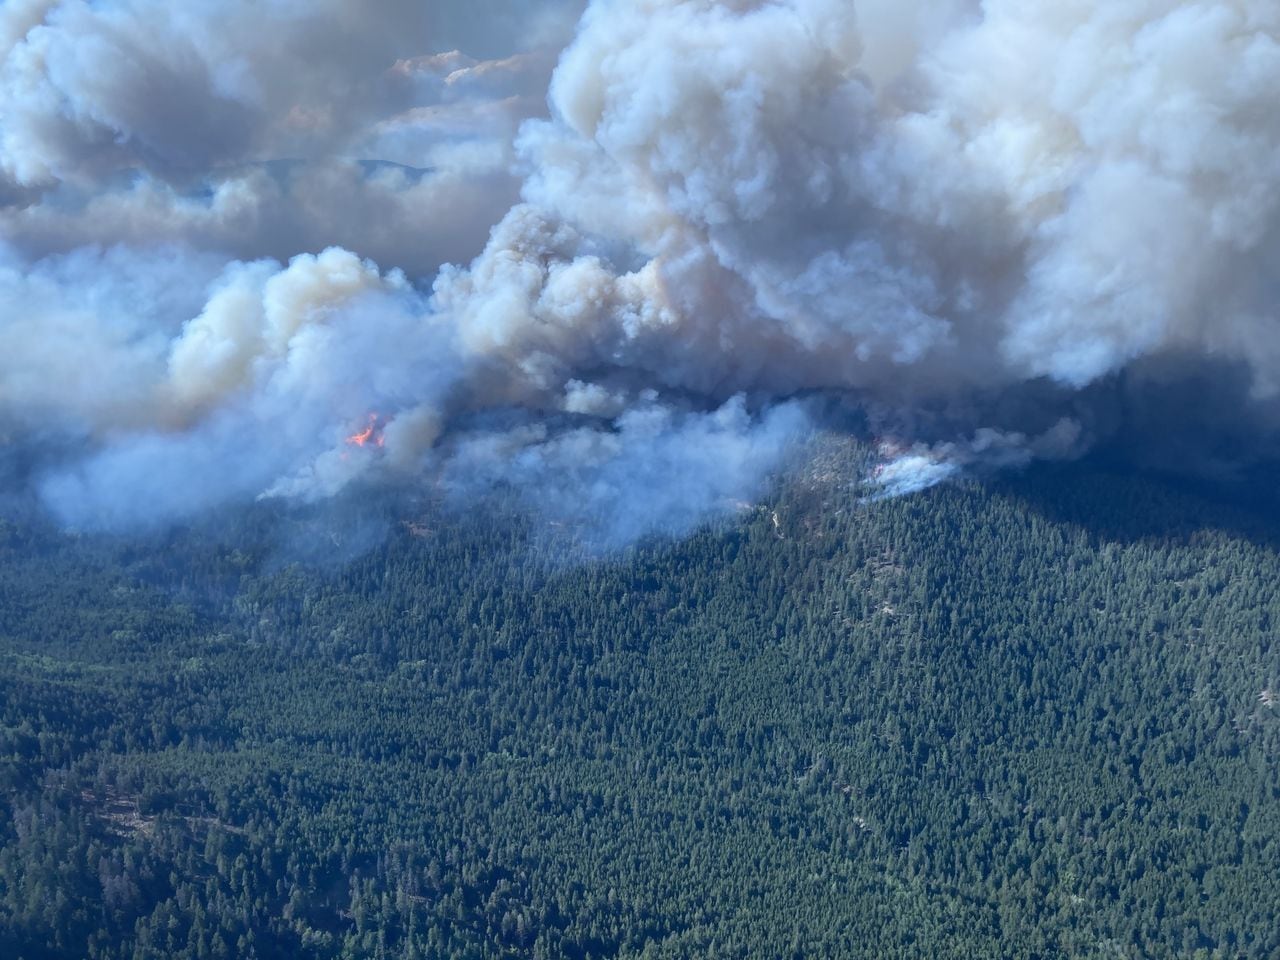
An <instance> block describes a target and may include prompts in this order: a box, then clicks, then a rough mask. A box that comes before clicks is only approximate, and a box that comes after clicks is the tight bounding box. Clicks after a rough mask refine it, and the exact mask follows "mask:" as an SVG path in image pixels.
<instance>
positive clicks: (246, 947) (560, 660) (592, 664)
mask: <svg viewBox="0 0 1280 960" xmlns="http://www.w3.org/2000/svg"><path fill="white" fill-rule="evenodd" d="M859 456H860V455H859V454H858V453H857V452H856V451H849V450H837V451H834V452H833V451H827V453H826V454H825V455H824V457H821V458H818V459H817V460H815V461H814V463H812V464H810V465H809V466H808V467H807V468H806V469H805V470H803V471H801V472H800V474H799V475H798V476H796V477H793V478H792V479H791V480H790V481H789V482H788V483H786V484H785V485H783V487H782V488H781V489H780V490H779V492H778V493H777V495H776V497H775V498H774V499H773V500H771V501H770V502H769V503H768V504H767V505H761V506H757V507H755V508H751V509H746V510H744V512H743V515H742V516H741V517H740V518H739V521H738V522H734V523H729V524H725V525H723V526H721V527H718V528H716V529H711V530H705V531H703V532H701V533H699V534H697V535H695V536H693V537H691V538H689V539H687V540H685V541H683V542H679V543H655V544H649V545H646V546H643V547H639V548H635V549H633V550H631V551H629V552H628V553H626V554H625V555H621V556H614V557H609V558H604V559H601V558H595V559H591V558H587V559H584V560H582V561H580V562H573V563H564V562H560V559H559V558H561V557H562V555H561V554H560V553H558V552H557V551H559V550H560V549H561V547H562V545H559V546H558V545H557V544H556V543H554V542H550V541H549V540H548V539H547V537H546V536H544V535H543V533H544V532H543V531H540V530H539V528H538V526H537V524H535V523H533V522H531V521H518V520H517V519H516V518H514V517H511V516H507V515H504V514H502V513H501V511H496V512H485V513H484V514H482V515H476V516H473V517H471V518H460V517H449V516H447V515H444V514H441V513H438V512H433V513H430V514H428V515H425V516H424V515H418V514H415V515H414V518H413V522H407V523H400V524H397V525H395V526H394V527H393V528H392V529H391V532H390V534H389V535H388V536H387V537H386V539H385V542H383V543H382V544H381V545H380V546H377V547H376V548H374V549H370V550H367V551H366V552H364V553H361V554H359V555H358V556H355V557H354V558H347V559H343V558H339V559H338V560H337V561H335V562H333V563H329V564H315V563H312V564H310V565H301V564H286V563H283V562H281V561H280V560H279V552H278V550H277V549H276V547H274V546H272V545H273V544H278V543H279V542H280V537H281V536H282V531H284V532H287V531H288V530H291V529H294V527H297V528H298V529H302V528H303V527H305V526H306V523H305V522H304V521H303V520H300V519H298V518H297V517H293V518H281V517H274V516H271V515H269V514H267V513H265V512H264V511H262V510H257V511H251V512H248V513H245V514H242V515H239V516H238V517H235V518H233V519H229V520H227V521H226V523H227V524H228V525H227V526H224V528H223V529H222V530H221V531H220V532H219V533H218V534H217V535H216V536H215V535H214V534H213V533H212V532H211V531H210V530H203V531H184V532H179V533H174V534H170V535H166V536H164V537H158V538H152V539H150V540H147V541H143V542H133V543H122V542H118V541H103V540H97V539H93V538H87V537H72V536H66V535H60V534H55V533H53V532H51V531H48V530H41V529H37V528H35V527H33V526H31V525H22V524H18V523H9V524H7V525H5V526H3V527H0V611H2V612H3V616H2V617H0V785H2V786H3V792H2V793H0V804H2V805H3V808H4V810H3V812H4V815H3V817H0V952H2V953H4V955H6V956H14V957H24V958H26V960H35V958H45V957H49V958H54V957H57V958H64V957H65V958H72V957H77V958H78V957H83V956H89V957H95V958H98V957H101V958H125V957H129V958H135V960H142V958H160V957H165V958H168V957H184V958H185V957H191V958H203V957H252V956H258V957H272V956H282V955H288V956H298V957H312V958H328V957H459V958H461V957H475V958H489V957H507V956H510V957H514V956H535V957H561V956H566V957H575V958H585V957H595V958H602V957H670V958H677V957H690V956H705V957H776V956H795V957H802V956H803V957H830V956H843V957H867V958H873V957H874V958H893V957H901V958H908V957H922V956H930V957H975V956H983V957H1008V958H1033V957H1043V958H1047V957H1058V956H1064V957H1066V956H1070V957H1099V958H1101V957H1133V958H1138V957H1173V956H1180V957H1181V956H1197V955H1199V956H1222V957H1228V956H1229V957H1267V956H1274V955H1276V953H1277V952H1278V951H1280V929H1278V928H1277V927H1276V924H1275V922H1274V918H1275V917H1276V916H1277V915H1280V886H1278V885H1277V884H1276V882H1275V864H1276V862H1277V858H1278V857H1280V769H1278V767H1277V764H1276V762H1275V760H1276V756H1277V752H1278V751H1280V702H1277V701H1280V658H1278V657H1277V651H1276V646H1275V643H1274V642H1273V640H1274V635H1275V629H1276V628H1277V625H1280V593H1278V589H1280V588H1278V586H1277V585H1280V552H1278V550H1277V547H1276V541H1275V540H1274V538H1273V531H1274V529H1275V528H1274V526H1273V525H1272V524H1271V523H1270V520H1269V519H1267V518H1266V517H1264V516H1261V515H1260V514H1259V513H1258V512H1256V511H1255V512H1248V511H1244V510H1238V509H1236V508H1234V507H1231V506H1229V505H1224V504H1221V503H1216V502H1214V501H1213V500H1211V499H1208V498H1206V497H1203V496H1200V495H1199V494H1196V493H1193V492H1188V491H1185V490H1180V489H1178V488H1177V487H1176V486H1175V485H1172V484H1170V483H1167V482H1164V481H1160V480H1156V479H1151V478H1141V477H1134V476H1126V475H1123V474H1116V473H1109V472H1107V471H1105V470H1103V469H1101V468H1098V467H1093V466H1087V465H1078V466H1073V467H1071V468H1065V469H1059V470H1048V469H1040V470H1037V471H1035V472H1033V473H1030V474H1027V475H1025V476H1022V477H1016V478H1003V479H1000V480H996V481H992V482H990V483H987V484H977V483H965V484H959V485H951V486H944V487H939V488H935V489H933V490H930V491H927V492H925V493H923V494H918V495H914V496H910V497H902V498H898V499H892V500H884V501H876V502H871V503H867V502H863V501H861V500H860V499H859V493H858V491H857V490H856V489H854V487H853V485H851V484H849V483H848V482H847V481H846V480H845V479H844V478H846V477H849V476H852V475H856V473H857V470H858V469H859V466H858V457H859ZM1169 518H1173V519H1172V520H1170V519H1169ZM291 524H292V525H294V526H293V527H291V526H290V525H291ZM308 529H309V528H308ZM295 532H296V530H295ZM295 541H296V538H295Z"/></svg>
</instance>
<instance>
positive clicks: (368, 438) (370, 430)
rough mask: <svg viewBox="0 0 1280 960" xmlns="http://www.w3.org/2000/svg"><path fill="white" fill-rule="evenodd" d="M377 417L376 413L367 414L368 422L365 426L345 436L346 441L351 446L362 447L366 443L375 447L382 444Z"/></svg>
mask: <svg viewBox="0 0 1280 960" xmlns="http://www.w3.org/2000/svg"><path fill="white" fill-rule="evenodd" d="M378 419H379V418H378V415H377V414H376V413H371V414H369V422H368V424H367V425H366V426H365V428H364V429H363V430H361V431H359V432H358V433H353V434H352V435H351V436H349V437H347V443H349V444H351V446H353V447H363V446H365V445H366V444H373V446H375V447H380V446H382V443H383V438H382V424H380V423H379V422H378Z"/></svg>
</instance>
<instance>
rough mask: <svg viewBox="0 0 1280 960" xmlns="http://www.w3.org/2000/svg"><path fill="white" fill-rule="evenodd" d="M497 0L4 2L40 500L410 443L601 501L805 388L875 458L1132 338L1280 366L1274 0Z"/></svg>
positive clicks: (356, 465) (715, 465) (886, 479)
mask: <svg viewBox="0 0 1280 960" xmlns="http://www.w3.org/2000/svg"><path fill="white" fill-rule="evenodd" d="M490 6H491V8H492V9H491V10H489V12H490V13H492V14H493V16H492V17H490V18H488V19H486V18H483V17H477V16H469V15H468V14H467V12H466V10H465V9H464V6H463V5H454V4H450V3H440V4H425V5H423V4H417V3H414V4H409V3H403V4H402V3H400V2H399V0H383V3H382V4H381V7H380V10H379V12H380V13H381V14H382V15H381V16H374V15H372V14H370V13H366V12H365V11H363V9H360V10H357V8H354V7H350V6H349V5H341V4H337V5H334V4H329V3H322V4H319V5H312V6H309V7H306V8H302V7H297V6H295V5H290V4H280V5H268V8H269V9H268V10H267V12H266V13H265V14H262V15H260V13H261V11H260V8H259V6H257V5H255V6H252V7H250V6H248V5H245V6H243V7H242V6H240V5H234V4H233V5H232V6H231V8H229V9H228V8H226V7H225V5H220V6H219V7H218V9H217V10H215V9H214V8H213V7H212V6H207V5H205V4H194V5H190V6H189V8H188V7H187V6H184V7H183V9H182V10H181V11H177V12H174V11H172V10H171V9H170V8H169V7H164V8H163V10H164V11H165V13H164V15H161V7H160V6H159V5H158V4H157V3H155V2H154V0H114V2H99V3H92V4H90V3H85V2H79V0H61V2H48V3H34V2H29V0H28V2H24V3H18V4H11V5H6V6H5V7H4V8H3V11H2V12H0V43H2V44H3V45H2V46H0V50H2V51H6V52H4V53H3V61H2V62H0V117H3V120H4V122H3V125H2V127H0V129H3V133H2V134H0V178H3V179H4V180H5V182H6V185H5V186H4V187H3V188H0V194H3V196H2V197H0V202H7V203H8V204H9V208H8V209H7V211H6V212H4V213H3V214H0V218H2V219H3V222H4V223H5V224H6V225H8V226H9V227H10V228H11V236H12V240H11V248H10V252H9V254H8V255H7V259H6V260H5V264H4V268H3V269H4V270H5V271H7V272H5V273H3V274H0V283H3V284H4V285H5V286H6V288H7V290H8V291H9V292H10V293H11V296H10V298H9V302H10V303H23V304H25V306H24V307H23V309H22V310H14V309H12V308H7V309H9V312H8V313H7V314H5V315H3V316H0V334H2V335H3V336H4V337H5V338H6V341H7V342H9V343H11V344H12V345H13V346H12V347H11V349H9V350H6V351H3V352H0V373H3V374H4V380H3V382H2V383H0V419H3V420H7V421H18V422H21V423H24V424H29V423H31V422H34V421H40V422H42V423H43V425H44V428H46V429H48V428H50V427H52V428H55V429H58V430H61V431H63V432H64V433H68V434H74V435H83V436H85V437H87V438H88V440H87V441H86V442H88V443H89V445H90V452H89V454H87V455H86V456H85V457H83V458H81V459H79V460H76V461H73V462H71V463H66V464H63V465H62V466H60V467H59V468H58V470H57V471H54V472H53V473H50V474H49V475H48V476H47V477H46V481H45V487H44V489H45V491H46V496H47V498H48V500H49V502H51V503H53V504H54V505H55V506H56V507H57V509H58V510H59V511H60V512H61V513H62V515H64V516H66V517H69V518H72V519H77V518H79V519H84V518H85V517H88V516H90V515H95V514H104V513H105V514H111V513H112V511H116V512H118V513H120V515H121V516H125V515H128V513H129V509H128V508H127V507H124V506H119V505H120V504H121V503H126V502H128V501H129V500H130V499H134V500H139V501H142V502H144V503H145V504H146V508H147V509H148V510H152V511H158V512H160V513H165V514H167V515H170V516H176V515H181V514H182V512H183V511H187V510H191V509H199V508H201V507H202V506H204V505H205V504H207V503H211V502H218V501H220V500H223V499H226V498H229V497H239V496H256V495H263V494H268V495H278V496H290V497H302V498H314V497H323V496H327V495H330V494H332V493H333V492H335V491H337V490H339V489H341V488H342V487H343V486H344V485H346V484H348V483H350V482H353V481H355V480H357V479H359V478H362V477H366V476H369V475H370V473H371V472H372V473H373V474H378V473H380V472H383V471H391V472H397V471H399V472H402V473H403V472H404V471H413V470H422V469H426V470H431V471H438V472H439V475H440V476H442V477H445V478H448V482H449V483H450V484H451V485H452V486H454V487H455V488H458V487H466V486H467V485H468V484H469V483H473V484H476V485H479V486H482V487H483V486H488V485H492V484H495V483H499V482H509V483H513V484H515V485H516V486H517V487H519V488H522V489H527V490H529V491H531V495H533V496H537V497H538V498H540V499H541V500H542V502H543V503H544V507H545V509H547V510H548V511H549V512H550V513H552V514H555V515H559V516H563V517H567V516H568V515H569V513H570V512H571V510H577V511H578V514H579V515H580V516H582V517H588V516H590V517H604V516H611V517H612V519H610V520H609V521H608V522H607V523H605V522H602V521H600V522H598V521H591V523H595V525H596V526H595V529H596V530H597V531H598V532H599V534H600V535H601V536H603V537H605V538H606V539H609V540H613V541H622V540H626V539H628V538H632V537H635V536H638V535H640V534H641V533H642V532H643V531H644V530H647V529H654V528H656V527H659V526H670V527H671V528H673V529H688V528H689V527H690V526H691V525H693V524H695V523H696V522H697V519H698V518H700V517H703V516H706V515H708V514H709V513H714V512H715V511H716V510H717V509H719V508H720V507H719V505H721V504H725V503H728V502H730V501H732V500H734V499H750V498H751V497H752V496H755V495H756V493H757V492H758V490H759V484H760V482H761V478H762V477H763V476H764V475H766V474H767V473H768V472H769V471H771V470H774V469H776V468H777V466H778V465H779V464H780V463H782V462H784V461H785V456H786V448H787V445H788V443H787V438H788V437H796V436H799V435H801V434H803V433H804V432H805V431H806V429H807V424H808V420H809V416H808V415H807V414H806V413H805V412H804V411H805V410H807V409H810V407H809V406H808V405H805V404H796V403H793V402H791V398H793V397H796V396H798V395H805V396H809V395H813V394H826V395H833V396H835V397H839V398H842V399H843V400H844V402H846V403H854V404H857V405H861V406H862V407H863V408H864V409H867V410H869V411H874V412H875V417H874V418H875V419H882V420H884V421H886V422H889V423H891V424H896V425H897V427H896V428H895V430H894V431H893V432H894V433H895V434H896V435H902V436H904V437H905V438H906V439H905V446H904V447H903V448H902V449H901V450H900V451H898V452H897V453H896V454H894V455H892V456H889V457H888V458H887V462H886V464H885V465H884V466H883V467H882V468H881V470H880V471H879V476H878V480H879V482H880V483H881V485H882V489H883V491H885V492H888V493H900V492H906V491H910V490H914V489H919V488H921V487H923V486H927V485H929V484H930V483H933V482H937V481H938V480H940V479H945V478H946V477H949V476H952V475H954V474H955V473H956V472H958V471H961V470H967V469H972V468H975V467H981V466H983V465H992V466H1001V465H1016V464H1019V463H1025V462H1027V461H1028V460H1029V459H1032V458H1037V457H1058V456H1065V455H1074V454H1077V453H1079V452H1080V451H1081V450H1082V449H1084V448H1085V447H1086V446H1087V444H1088V442H1089V441H1090V439H1091V434H1092V431H1093V430H1095V429H1098V425H1099V424H1103V423H1106V422H1108V420H1109V419H1111V420H1114V418H1115V416H1123V414H1115V415H1112V414H1097V413H1095V412H1091V411H1089V410H1088V409H1085V410H1084V411H1083V413H1082V411H1081V408H1088V407H1089V405H1090V404H1096V403H1105V402H1107V401H1106V394H1105V391H1103V390H1101V389H1100V386H1101V385H1103V384H1105V383H1106V382H1107V381H1108V380H1109V379H1111V378H1114V377H1116V376H1117V375H1120V374H1125V375H1128V374H1133V375H1134V376H1141V374H1142V371H1144V370H1146V369H1158V370H1160V371H1164V373H1162V374H1161V375H1162V376H1164V375H1166V374H1167V371H1169V370H1173V369H1189V370H1194V371H1196V375H1198V376H1209V375H1212V374H1211V373H1210V371H1216V370H1221V369H1228V370H1230V371H1231V373H1232V375H1233V376H1236V377H1239V376H1241V375H1243V376H1244V377H1245V379H1246V380H1247V381H1248V382H1249V384H1250V388H1251V391H1252V395H1253V400H1251V401H1248V400H1246V401H1242V402H1247V403H1251V404H1255V405H1257V406H1258V408H1259V409H1261V408H1264V407H1265V406H1266V405H1267V404H1268V403H1269V402H1271V401H1270V399H1269V398H1273V397H1274V396H1275V395H1276V393H1277V390H1278V389H1280V368H1277V362H1278V361H1280V346H1277V344H1280V338H1277V336H1276V333H1275V329H1276V326H1277V317H1276V303H1277V302H1280V301H1278V300H1277V297H1276V292H1277V291H1276V284H1275V281H1274V277H1275V276H1276V275H1277V269H1276V268H1277V267H1278V266H1280V206H1278V204H1280V189H1278V188H1280V113H1277V112H1276V111H1275V110H1273V109H1271V100H1272V99H1273V97H1272V91H1273V90H1274V89H1276V87H1277V81H1280V9H1277V8H1276V7H1275V5H1274V4H1271V3H1269V2H1264V0H1120V2H1117V3H1112V4H1097V3H1092V2H1091V3H1084V2H1079V0H1067V2H1063V3H1058V4H1054V5H1053V6H1052V8H1048V7H1044V6H1043V5H1040V6H1028V5H1026V4H1017V3H1013V2H1011V0H987V2H984V3H977V2H971V0H953V2H948V3H943V4H938V3H927V4H926V3H922V2H899V3H888V2H885V0H863V2H860V3H856V4H851V3H848V2H839V0H734V2H719V3H715V2H710V0H625V2H624V0H593V2H592V3H590V4H589V6H588V7H587V8H586V11H585V13H584V14H583V16H582V19H581V21H580V22H579V23H578V25H577V28H576V34H575V35H573V37H572V42H570V43H568V46H567V47H566V48H565V49H564V50H563V51H562V52H559V53H557V51H559V49H560V47H561V46H562V45H563V44H564V43H565V42H567V41H568V39H569V31H568V28H567V24H569V23H570V22H571V21H572V18H573V16H574V15H576V13H577V12H578V7H577V6H576V5H575V4H572V3H567V2H566V3H549V4H541V5H539V4H532V5H517V4H512V3H503V2H500V0H491V3H490ZM263 16H266V21H264V20H263ZM264 22H266V23H269V24H270V25H271V29H270V30H267V29H264V28H263V24H264ZM450 31H453V32H452V33H450ZM433 38H435V39H433ZM72 50H75V51H76V56H75V57H74V58H73V57H72V54H71V51H72ZM553 64H554V73H552V72H551V70H552V66H553ZM544 90H545V93H546V98H545V101H544V98H543V93H544ZM544 102H545V107H544ZM197 116H198V117H200V118H201V119H200V121H199V122H196V121H193V120H191V119H189V118H192V117H197ZM522 121H523V122H522ZM285 158H289V162H287V163H285V162H283V160H284V159H285ZM374 160H377V161H379V162H377V163H372V162H371V161H374ZM513 165H514V169H517V170H518V171H519V173H520V178H521V179H520V180H519V187H518V190H519V194H520V202H517V203H514V205H512V203H511V201H512V198H513V197H514V195H515V192H516V190H517V186H516V185H517V180H516V179H515V177H514V175H513V174H512V173H511V170H512V168H513ZM492 220H496V221H497V223H496V226H494V227H493V228H492V230H491V231H489V232H488V238H487V241H485V240H483V239H482V236H481V234H482V233H483V228H482V225H485V226H487V224H488V223H489V222H490V221H492ZM157 241H160V242H163V243H164V244H167V245H168V247H167V249H169V250H170V252H168V253H165V254H163V255H161V254H157V253H155V249H156V248H155V243H156V242H157ZM88 244H92V245H96V246H97V247H99V248H102V249H94V248H90V247H88V246H86V245H88ZM290 245H293V247H291V246H290ZM335 245H337V246H335ZM344 248H345V249H344ZM299 249H301V250H309V251H311V252H310V253H304V254H303V255H301V256H296V257H295V256H293V254H294V253H296V252H298V250H299ZM103 250H105V251H106V252H103ZM172 251H181V252H172ZM228 253H229V254H231V256H232V257H233V259H232V261H231V262H230V263H227V262H225V255H226V254H228ZM219 254H221V255H223V257H224V260H223V261H219V260H218V259H217V257H218V255H219ZM473 255H474V259H472V257H473ZM286 260H287V261H288V263H287V265H285V261H286ZM445 260H449V261H451V262H453V263H455V264H457V263H463V262H466V261H468V260H470V263H469V265H467V266H447V265H446V266H444V267H443V268H442V269H441V270H440V271H439V273H438V275H435V276H434V280H433V281H432V280H430V279H429V278H430V277H431V276H432V275H433V274H434V273H435V266H436V265H437V264H438V263H440V262H442V261H445ZM121 265H127V269H128V271H131V272H133V273H135V274H137V277H135V278H134V279H133V280H131V281H129V282H128V283H124V282H122V281H121V280H120V279H119V278H118V277H117V276H116V274H117V273H119V272H120V267H121ZM398 268H403V270H404V271H407V273H406V272H402V270H401V269H398ZM144 276H145V278H144ZM428 286H429V289H428ZM87 371H92V373H93V375H92V376H89V375H88V374H87V373H86V372H87ZM1032 398H1034V399H1032ZM1099 398H1102V399H1099ZM939 410H941V411H944V412H945V413H944V415H942V416H941V417H939V415H938V413H937V411H939ZM371 414H372V415H374V417H375V420H374V423H375V424H376V429H377V431H378V433H377V436H378V438H379V439H380V440H381V445H380V446H379V445H377V444H373V445H364V446H353V445H352V444H348V443H346V442H345V438H346V437H347V436H349V435H351V434H352V433H353V432H358V431H359V430H360V429H361V428H362V425H363V424H365V423H366V422H367V418H368V417H369V416H370V415H371ZM928 418H932V420H933V422H934V428H933V429H932V430H931V435H930V436H929V438H928V442H926V441H924V440H920V442H919V443H913V442H912V436H911V431H910V429H909V428H908V426H906V425H909V424H911V423H912V422H915V421H920V420H922V419H928ZM938 422H942V423H943V424H947V423H949V424H950V426H949V427H948V429H950V430H951V431H952V434H951V435H949V436H947V435H943V436H941V437H940V436H939V435H938V434H939V429H938V427H937V423H938ZM219 465H221V466H219ZM166 476H170V477H178V478H181V482H177V483H171V484H169V486H167V487H166V490H165V492H164V493H163V494H161V493H159V492H153V493H154V495H151V496H144V497H139V496H138V493H139V491H148V490H149V489H150V486H153V485H156V484H161V483H164V482H165V481H164V479H163V478H164V477H166ZM184 490H186V491H187V492H185V493H184ZM104 504H105V506H104ZM583 522H584V523H586V522H587V521H586V520H584V521H583Z"/></svg>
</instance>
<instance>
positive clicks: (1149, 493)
mask: <svg viewBox="0 0 1280 960" xmlns="http://www.w3.org/2000/svg"><path fill="white" fill-rule="evenodd" d="M1277 475H1280V464H1275V463H1268V464H1265V465H1259V466H1255V467H1251V468H1249V470H1248V471H1241V472H1239V473H1237V474H1235V475H1233V476H1230V477H1223V478H1212V479H1210V478H1203V477H1192V476H1188V475H1185V474H1184V475H1179V474H1175V473H1173V472H1171V471H1169V470H1157V469H1150V468H1142V467H1138V466H1134V465H1133V464H1132V463H1126V462H1123V461H1122V460H1121V459H1120V458H1118V457H1116V456H1108V455H1105V454H1098V455H1093V456H1090V457H1086V458H1084V459H1082V460H1079V461H1076V462H1073V463H1067V464H1037V465H1035V466H1033V467H1031V468H1029V469H1028V470H1026V471H1025V472H1022V473H1019V474H1005V475H1002V476H999V477H997V478H994V479H992V480H990V481H989V482H988V483H987V484H985V488H986V489H987V490H989V491H990V492H992V493H997V494H1002V495H1005V496H1009V497H1012V498H1013V499H1014V500H1016V501H1017V502H1018V503H1019V504H1021V505H1023V506H1024V507H1025V508H1026V509H1028V510H1030V511H1032V512H1033V513H1036V514H1039V515H1040V516H1042V517H1044V518H1045V519H1048V520H1051V521H1053V522H1056V523H1068V524H1072V525H1075V526H1078V527H1081V528H1083V529H1084V530H1085V531H1087V532H1088V533H1089V534H1090V535H1091V536H1093V537H1096V538H1097V539H1098V540H1099V541H1111V542H1118V543H1135V542H1140V541H1143V540H1158V541H1162V542H1170V541H1172V542H1175V543H1186V542H1188V541H1189V540H1191V539H1192V538H1193V537H1194V536H1196V535H1197V534H1199V533H1202V532H1204V531H1206V530H1217V531H1222V532H1225V533H1227V534H1230V535H1231V536H1234V537H1239V538H1241V539H1244V540H1247V541H1249V542H1250V543H1253V544H1256V545H1258V546H1261V547H1265V548H1267V549H1270V550H1274V551H1277V552H1280V492H1278V491H1277V489H1276V484H1275V478H1276V476H1277Z"/></svg>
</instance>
